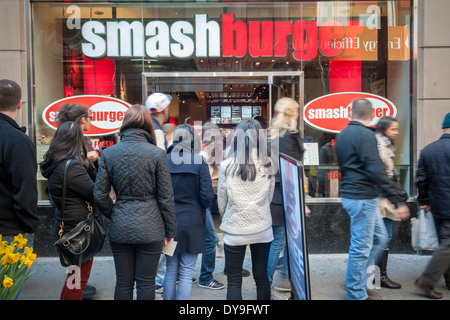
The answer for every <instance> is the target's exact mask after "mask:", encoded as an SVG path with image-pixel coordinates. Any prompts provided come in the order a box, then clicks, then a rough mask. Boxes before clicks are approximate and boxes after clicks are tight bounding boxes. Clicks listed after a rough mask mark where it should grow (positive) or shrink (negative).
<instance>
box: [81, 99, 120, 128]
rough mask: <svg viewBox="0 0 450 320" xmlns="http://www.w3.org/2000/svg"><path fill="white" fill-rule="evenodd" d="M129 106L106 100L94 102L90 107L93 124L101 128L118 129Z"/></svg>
mask: <svg viewBox="0 0 450 320" xmlns="http://www.w3.org/2000/svg"><path fill="white" fill-rule="evenodd" d="M127 110H128V108H127V107H126V106H124V105H123V104H121V103H117V102H111V101H104V102H99V103H96V104H94V105H93V106H92V107H91V108H90V109H89V115H90V116H91V117H92V124H93V125H94V126H96V127H98V128H101V129H117V127H118V126H119V127H120V124H121V122H122V121H123V117H124V116H125V112H127Z"/></svg>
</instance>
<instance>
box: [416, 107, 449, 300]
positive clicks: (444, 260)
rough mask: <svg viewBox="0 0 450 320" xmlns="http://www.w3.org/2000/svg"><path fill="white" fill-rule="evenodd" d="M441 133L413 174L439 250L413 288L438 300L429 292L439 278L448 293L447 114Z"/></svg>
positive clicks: (425, 152)
mask: <svg viewBox="0 0 450 320" xmlns="http://www.w3.org/2000/svg"><path fill="white" fill-rule="evenodd" d="M442 129H443V130H444V134H443V135H442V136H441V138H440V139H439V140H437V141H435V142H433V143H431V144H429V145H428V146H426V147H425V148H424V149H423V150H422V152H421V153H420V158H419V166H418V170H417V188H418V189H419V196H418V199H417V200H418V202H419V205H420V207H421V208H422V209H424V210H426V211H430V210H431V213H432V215H433V218H434V222H435V225H436V231H437V234H438V238H439V249H438V250H436V251H435V252H434V254H433V257H432V258H431V260H430V262H429V264H428V266H427V268H426V269H425V272H424V273H423V274H422V276H421V277H420V278H419V279H417V280H416V282H415V284H416V286H418V287H419V288H420V289H422V290H423V291H424V292H425V293H426V295H427V296H428V297H429V298H432V299H440V298H442V293H440V292H437V291H435V290H434V289H433V288H434V287H435V285H436V283H437V282H438V281H439V279H440V278H441V276H442V275H444V279H445V284H446V286H447V288H448V289H450V205H449V201H450V113H447V115H446V116H445V119H444V123H443V125H442Z"/></svg>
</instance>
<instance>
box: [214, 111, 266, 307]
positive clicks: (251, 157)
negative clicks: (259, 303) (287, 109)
mask: <svg viewBox="0 0 450 320" xmlns="http://www.w3.org/2000/svg"><path fill="white" fill-rule="evenodd" d="M233 140H234V143H233V145H232V147H231V148H230V150H229V155H228V157H227V159H225V160H224V161H223V162H222V163H221V164H220V168H219V185H218V190H217V199H218V207H219V211H220V214H221V215H222V223H221V225H220V229H221V230H223V231H224V236H223V242H224V251H225V269H226V270H227V280H228V290H227V299H228V300H242V290H241V287H242V267H243V262H244V257H245V252H246V248H247V245H250V250H251V255H252V271H253V277H254V279H255V283H256V297H257V299H258V300H270V284H269V279H268V276H267V260H268V257H269V249H270V243H271V241H272V239H273V233H272V217H271V214H270V201H271V200H272V196H273V190H274V185H275V178H274V176H273V174H274V170H273V168H272V163H271V161H270V158H268V157H267V155H265V154H264V153H263V152H262V150H263V148H262V146H264V145H267V141H266V138H265V134H264V133H263V132H262V128H261V125H260V124H259V122H258V121H256V120H244V121H242V122H241V123H240V124H239V125H238V126H237V128H236V130H235V134H234V137H233Z"/></svg>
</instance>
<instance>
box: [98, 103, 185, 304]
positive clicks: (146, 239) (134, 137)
mask: <svg viewBox="0 0 450 320" xmlns="http://www.w3.org/2000/svg"><path fill="white" fill-rule="evenodd" d="M120 137H121V140H120V142H119V143H118V144H116V145H114V146H111V147H109V148H107V149H105V150H104V151H103V153H102V158H101V161H100V164H99V171H98V174H97V179H96V182H95V189H94V196H95V200H96V202H97V205H98V208H99V210H100V211H101V212H102V213H103V214H104V215H105V216H106V217H109V218H110V219H111V225H110V228H109V232H108V238H109V240H110V244H111V249H112V253H113V257H114V263H115V267H116V288H115V292H114V299H116V300H132V299H133V289H134V284H135V283H136V289H137V299H139V300H154V299H155V276H156V270H157V266H158V261H159V257H160V255H161V251H162V249H163V246H164V244H167V243H168V242H169V241H170V240H172V239H173V238H174V237H175V234H176V230H177V220H176V217H175V207H174V197H173V190H172V181H171V178H170V172H169V166H168V163H167V158H166V153H165V152H164V150H162V149H160V148H158V147H157V146H156V143H155V135H154V129H153V124H152V119H151V115H150V112H149V111H148V110H147V108H145V107H144V106H141V105H134V106H132V107H131V108H130V109H128V111H127V112H126V114H125V117H124V119H123V123H122V127H121V128H120ZM111 187H112V188H113V189H114V192H115V194H116V202H115V203H114V204H113V201H112V200H111V198H110V196H109V194H110V191H111Z"/></svg>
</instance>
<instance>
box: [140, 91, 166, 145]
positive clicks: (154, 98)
mask: <svg viewBox="0 0 450 320" xmlns="http://www.w3.org/2000/svg"><path fill="white" fill-rule="evenodd" d="M171 101H172V96H171V95H170V94H164V93H160V92H156V93H152V94H151V95H149V96H148V97H147V100H146V101H145V106H146V107H147V109H148V110H149V111H150V113H151V114H152V120H153V127H154V131H155V138H156V141H155V142H156V145H157V146H158V147H159V148H161V149H163V150H164V151H167V146H168V145H167V140H166V136H165V134H164V131H163V128H162V127H163V125H164V123H166V122H167V120H169V110H170V107H169V105H170V102H171Z"/></svg>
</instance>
